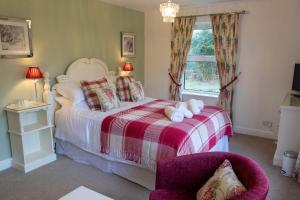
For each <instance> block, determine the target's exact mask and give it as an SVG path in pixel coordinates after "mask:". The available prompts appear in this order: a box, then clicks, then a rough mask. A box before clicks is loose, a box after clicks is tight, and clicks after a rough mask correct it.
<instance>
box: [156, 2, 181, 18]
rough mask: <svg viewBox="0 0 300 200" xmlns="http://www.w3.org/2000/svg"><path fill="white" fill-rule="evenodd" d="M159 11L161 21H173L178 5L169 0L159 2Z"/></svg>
mask: <svg viewBox="0 0 300 200" xmlns="http://www.w3.org/2000/svg"><path fill="white" fill-rule="evenodd" d="M159 8H160V9H159V10H160V12H161V15H162V16H163V22H169V23H173V22H174V20H175V17H176V13H177V12H178V11H179V5H178V4H176V3H172V2H171V0H169V1H168V2H166V3H162V4H160V7H159Z"/></svg>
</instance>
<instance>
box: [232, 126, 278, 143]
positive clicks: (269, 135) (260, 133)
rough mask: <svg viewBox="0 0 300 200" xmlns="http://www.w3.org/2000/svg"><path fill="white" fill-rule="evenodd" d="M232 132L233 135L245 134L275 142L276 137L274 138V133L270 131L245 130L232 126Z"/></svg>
mask: <svg viewBox="0 0 300 200" xmlns="http://www.w3.org/2000/svg"><path fill="white" fill-rule="evenodd" d="M233 130H234V132H235V133H240V134H245V135H251V136H256V137H262V138H268V139H273V140H276V139H277V137H276V136H275V133H274V132H272V131H264V130H259V129H252V128H245V127H241V126H234V127H233Z"/></svg>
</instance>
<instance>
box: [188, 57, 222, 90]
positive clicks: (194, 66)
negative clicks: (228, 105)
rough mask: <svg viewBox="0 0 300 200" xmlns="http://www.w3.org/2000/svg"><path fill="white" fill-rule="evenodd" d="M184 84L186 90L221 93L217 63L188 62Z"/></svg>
mask: <svg viewBox="0 0 300 200" xmlns="http://www.w3.org/2000/svg"><path fill="white" fill-rule="evenodd" d="M184 82H185V83H184V87H185V89H186V90H200V91H204V92H213V93H219V89H220V81H219V75H218V71H217V66H216V63H215V62H187V65H186V69H185V75H184Z"/></svg>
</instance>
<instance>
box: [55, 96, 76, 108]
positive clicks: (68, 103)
mask: <svg viewBox="0 0 300 200" xmlns="http://www.w3.org/2000/svg"><path fill="white" fill-rule="evenodd" d="M55 100H56V102H57V103H59V104H60V105H61V106H62V107H66V106H73V102H72V101H70V100H68V99H67V98H65V97H55Z"/></svg>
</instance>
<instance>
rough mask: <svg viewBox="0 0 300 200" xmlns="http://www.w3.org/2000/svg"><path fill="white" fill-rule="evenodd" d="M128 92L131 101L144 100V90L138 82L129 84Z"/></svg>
mask: <svg viewBox="0 0 300 200" xmlns="http://www.w3.org/2000/svg"><path fill="white" fill-rule="evenodd" d="M129 90H130V96H131V100H132V101H141V100H143V99H144V97H145V94H144V89H143V85H142V83H141V82H140V81H135V82H131V83H129Z"/></svg>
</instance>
